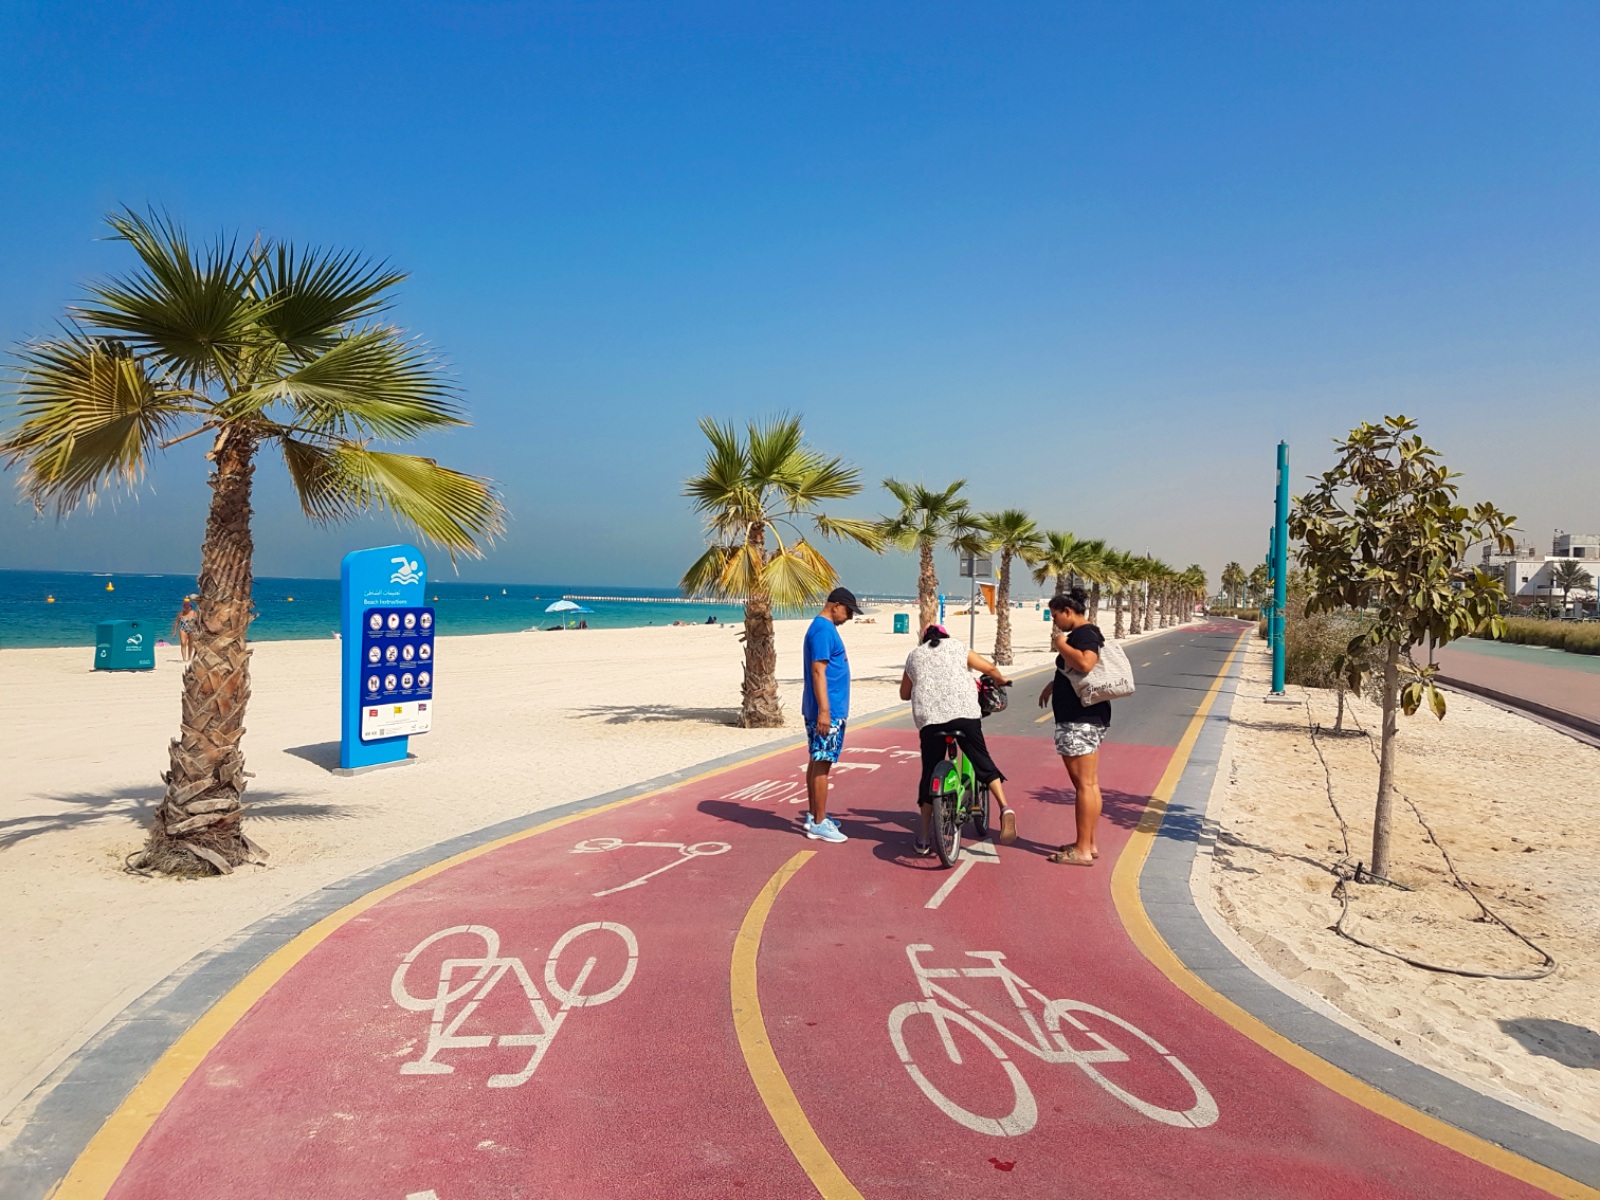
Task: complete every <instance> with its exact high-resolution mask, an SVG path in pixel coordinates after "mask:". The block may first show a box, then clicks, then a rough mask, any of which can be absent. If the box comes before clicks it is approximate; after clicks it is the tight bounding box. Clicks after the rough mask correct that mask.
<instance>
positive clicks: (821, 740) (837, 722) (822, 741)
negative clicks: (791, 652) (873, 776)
mask: <svg viewBox="0 0 1600 1200" xmlns="http://www.w3.org/2000/svg"><path fill="white" fill-rule="evenodd" d="M860 612H861V605H860V604H858V603H856V598H855V594H854V593H853V592H851V591H849V590H847V589H845V588H842V587H841V588H834V589H833V591H831V592H829V593H828V599H827V602H826V603H825V604H823V606H822V611H821V612H820V613H818V614H817V616H816V617H815V618H814V619H813V620H812V622H811V627H810V628H809V629H807V630H806V640H805V645H804V648H803V654H802V658H803V663H802V670H801V673H800V674H801V679H802V681H803V682H802V686H803V689H804V690H803V694H802V696H801V700H800V715H801V716H802V717H804V718H805V723H806V736H807V742H808V750H809V758H808V761H807V763H806V793H807V797H808V798H809V800H810V801H811V806H810V810H809V811H808V812H807V813H806V815H805V831H806V836H807V837H808V838H811V839H813V840H815V841H819V842H842V841H845V840H847V839H846V838H845V835H844V831H843V830H842V829H840V828H839V823H838V822H837V821H835V820H834V819H833V818H832V817H830V816H828V772H829V771H830V770H832V769H833V764H834V763H836V762H838V761H839V752H840V751H841V750H843V749H844V726H845V722H846V721H847V720H848V719H849V717H850V659H849V657H848V656H846V654H845V652H844V639H843V638H841V637H840V636H839V626H841V625H843V624H844V623H845V622H846V621H848V620H849V619H850V618H851V617H854V616H857V615H858V614H859V613H860Z"/></svg>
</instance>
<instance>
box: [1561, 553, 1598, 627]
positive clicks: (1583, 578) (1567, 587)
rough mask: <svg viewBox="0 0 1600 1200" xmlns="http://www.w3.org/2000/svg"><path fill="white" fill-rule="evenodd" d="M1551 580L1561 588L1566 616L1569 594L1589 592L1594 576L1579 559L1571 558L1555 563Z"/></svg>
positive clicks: (1562, 610)
mask: <svg viewBox="0 0 1600 1200" xmlns="http://www.w3.org/2000/svg"><path fill="white" fill-rule="evenodd" d="M1550 582H1551V583H1552V584H1554V585H1555V586H1556V587H1558V588H1560V589H1561V613H1562V615H1563V616H1565V615H1566V611H1567V596H1568V594H1569V593H1571V592H1574V591H1578V592H1587V591H1588V590H1589V587H1590V585H1591V584H1593V583H1594V576H1593V575H1591V574H1589V572H1587V571H1585V570H1584V569H1583V564H1582V563H1580V562H1578V561H1577V559H1573V558H1569V559H1566V560H1565V561H1563V562H1559V563H1557V564H1556V565H1555V569H1554V570H1552V571H1551V572H1550Z"/></svg>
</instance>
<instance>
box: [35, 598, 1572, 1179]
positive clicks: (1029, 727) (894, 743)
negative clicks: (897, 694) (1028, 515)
mask: <svg viewBox="0 0 1600 1200" xmlns="http://www.w3.org/2000/svg"><path fill="white" fill-rule="evenodd" d="M1238 636H1239V635H1238V631H1237V629H1236V628H1234V627H1228V628H1226V629H1224V628H1221V627H1216V628H1211V629H1204V628H1203V629H1199V630H1195V629H1192V628H1191V629H1185V630H1180V631H1174V632H1171V633H1169V634H1166V635H1163V636H1161V637H1158V638H1154V639H1151V640H1149V641H1146V642H1143V643H1140V644H1138V645H1137V646H1136V647H1134V648H1133V655H1132V657H1133V662H1134V666H1135V668H1136V670H1137V671H1138V674H1139V678H1140V690H1139V693H1138V695H1137V696H1136V697H1134V698H1133V699H1131V700H1129V701H1127V702H1124V703H1122V704H1120V705H1119V706H1118V710H1117V717H1116V723H1115V725H1114V727H1113V737H1114V738H1115V739H1116V740H1115V741H1114V742H1112V743H1110V744H1108V746H1107V747H1106V750H1105V752H1104V753H1105V757H1104V764H1103V768H1102V775H1103V780H1104V785H1105V792H1106V816H1107V820H1106V826H1107V829H1106V834H1105V837H1104V840H1103V848H1104V851H1105V857H1104V858H1103V859H1102V861H1101V862H1100V864H1099V865H1097V866H1096V867H1094V868H1092V869H1082V868H1073V867H1060V866H1053V865H1050V864H1049V863H1047V862H1046V860H1045V855H1046V854H1047V853H1048V852H1049V851H1050V850H1052V849H1053V848H1054V847H1055V846H1057V845H1058V844H1059V843H1061V842H1062V841H1064V840H1066V839H1067V838H1068V837H1070V832H1069V831H1070V829H1071V825H1072V809H1071V805H1070V801H1071V793H1070V789H1069V787H1068V785H1067V783H1066V779H1065V772H1064V770H1063V769H1062V766H1061V763H1060V761H1059V759H1057V758H1056V757H1055V755H1054V753H1053V748H1052V745H1051V743H1050V741H1049V737H1048V733H1049V729H1050V726H1049V725H1048V724H1047V723H1046V724H1040V723H1037V722H1036V720H1035V718H1036V717H1037V715H1038V710H1037V709H1035V708H1033V707H1032V706H1031V695H1033V694H1036V690H1035V691H1033V692H1030V689H1029V687H1028V686H1025V685H1019V686H1018V688H1017V689H1016V692H1017V695H1016V702H1015V703H1014V705H1013V708H1012V709H1011V711H1009V712H1007V713H1005V714H1003V715H1001V716H999V717H997V718H993V719H992V720H991V722H990V726H989V727H990V731H991V745H992V748H993V750H994V752H995V755H996V758H997V759H998V760H999V762H1000V764H1001V766H1002V768H1003V769H1004V770H1005V771H1006V772H1007V774H1008V775H1009V776H1010V777H1011V779H1012V787H1013V794H1014V797H1015V802H1016V804H1017V807H1018V809H1019V811H1020V814H1021V831H1022V837H1021V838H1020V839H1019V840H1018V841H1017V842H1016V843H1015V844H1014V845H1012V846H1008V847H1000V848H995V847H991V846H987V845H980V846H978V847H976V848H975V850H974V852H973V853H972V854H971V855H970V856H969V857H968V859H967V860H966V862H967V863H970V864H971V865H970V866H967V865H963V866H960V867H958V868H957V869H956V870H954V871H946V870H942V869H940V868H939V867H938V866H937V864H936V863H935V862H934V861H932V860H928V859H918V858H915V857H914V856H912V855H911V853H910V843H911V837H910V829H911V824H912V820H913V814H914V809H913V806H912V801H911V797H912V793H913V791H914V788H915V783H916V779H917V761H916V756H915V749H914V747H915V742H914V738H913V735H912V733H911V731H910V730H909V728H908V727H906V726H905V725H904V724H903V723H902V724H900V725H895V724H880V725H877V726H870V727H864V728H860V729H858V730H856V731H854V732H853V733H852V735H851V738H850V744H849V748H848V751H847V754H846V756H845V760H844V762H843V763H842V764H841V769H840V770H839V772H838V773H837V775H836V779H837V781H838V786H837V788H836V791H835V804H834V808H835V811H837V812H838V813H839V815H840V816H841V817H842V823H843V825H844V828H845V829H846V831H847V832H848V833H849V834H850V835H851V841H850V842H849V843H848V844H845V845H840V846H832V845H826V844H822V843H818V842H811V841H807V840H806V839H804V838H803V837H802V836H800V835H799V833H798V830H797V826H796V817H797V815H798V814H799V813H800V812H801V811H802V810H803V806H802V803H801V800H802V791H803V785H802V780H801V772H802V771H803V769H804V768H803V761H802V759H801V756H800V755H799V754H798V753H796V752H794V751H787V752H783V753H780V754H777V755H774V756H770V757H768V758H766V759H764V760H761V761H757V762H754V763H751V764H748V765H746V766H743V767H740V768H738V769H735V770H732V771H729V772H726V773H722V774H718V775H715V776H712V777H709V778H706V779H703V780H700V781H698V782H692V783H689V784H685V785H683V786H681V787H678V788H675V789H673V790H671V791H668V792H664V793H661V794H657V795H654V796H649V797H646V798H643V799H640V800H637V801H634V802H630V803H627V804H623V805H619V806H614V807H611V808H609V809H604V810H599V811H596V812H595V813H593V814H591V815H588V816H585V817H584V818H582V819H581V820H575V821H572V820H569V821H564V822H562V823H559V824H558V825H557V826H556V827H554V828H547V829H546V830H544V831H543V832H536V833H534V834H532V835H524V836H520V837H518V838H515V839H512V840H510V841H509V842H508V843H507V844H504V845H501V846H499V847H498V848H494V849H491V850H488V851H487V852H484V853H479V854H477V855H475V856H473V857H470V858H468V859H467V860H466V861H463V862H461V863H459V864H457V865H454V866H451V867H449V868H448V869H445V870H441V871H438V872H436V873H433V874H431V875H429V876H428V877H427V878H424V879H421V880H419V881H417V882H414V883H412V884H411V885H410V886H408V887H405V888H403V889H397V890H394V891H393V892H392V893H391V894H387V895H386V896H384V897H383V898H381V899H379V900H378V901H377V902H376V903H373V904H371V905H370V906H368V907H366V908H365V909H364V910H363V911H360V912H359V913H358V914H356V915H355V916H353V917H350V918H348V919H345V920H343V921H342V922H330V923H329V924H328V926H327V927H326V928H325V929H322V930H319V931H317V932H316V933H314V934H313V935H312V936H311V937H309V938H307V939H306V940H305V943H304V944H303V945H302V946H301V947H300V949H302V950H304V951H305V952H304V954H303V956H300V957H299V958H298V961H297V962H296V963H295V964H294V965H292V966H290V967H289V969H288V970H287V971H286V973H283V974H282V977H281V978H277V979H276V982H275V983H272V979H271V978H268V979H266V980H265V981H258V984H257V990H261V991H263V994H262V995H261V998H260V999H259V1000H258V1001H257V1002H256V1003H254V1006H253V1007H251V1008H249V1010H248V1012H246V1013H244V1015H243V1016H242V1018H241V1019H238V1020H237V1021H236V1022H235V1023H233V1024H232V1025H231V1027H229V1028H228V1029H227V1031H226V1032H225V1033H223V1034H222V1035H221V1037H220V1040H217V1041H216V1042H215V1044H214V1046H212V1047H211V1048H210V1049H209V1051H208V1052H206V1053H205V1054H204V1056H203V1058H201V1057H199V1056H198V1055H197V1056H196V1058H197V1059H198V1061H193V1062H186V1061H183V1058H182V1055H181V1054H180V1055H178V1056H176V1057H175V1058H169V1060H168V1061H167V1062H166V1063H164V1064H163V1065H162V1066H161V1067H159V1068H158V1070H157V1072H155V1073H154V1074H153V1075H152V1077H151V1079H150V1080H147V1083H146V1087H145V1088H144V1090H143V1091H142V1092H141V1093H140V1094H139V1095H136V1097H135V1103H134V1105H133V1106H132V1107H133V1109H134V1110H135V1111H132V1112H129V1111H126V1110H125V1111H124V1113H123V1114H122V1116H121V1117H120V1118H119V1120H120V1121H121V1125H120V1126H119V1128H120V1129H121V1130H122V1131H123V1132H122V1133H120V1134H119V1135H118V1137H120V1138H122V1139H123V1140H124V1141H126V1142H127V1145H128V1146H130V1147H131V1146H134V1144H135V1140H136V1139H135V1138H133V1137H131V1136H130V1135H129V1134H128V1132H127V1131H128V1130H133V1131H135V1132H136V1133H137V1132H143V1130H144V1128H145V1125H146V1124H147V1123H149V1113H154V1112H159V1115H156V1116H155V1117H154V1120H153V1123H149V1128H148V1133H144V1135H143V1138H142V1141H137V1145H136V1148H134V1149H132V1152H131V1155H126V1154H125V1153H124V1152H121V1151H118V1150H117V1145H116V1143H117V1140H118V1139H117V1138H115V1137H113V1138H110V1139H108V1141H107V1142H106V1144H102V1145H101V1146H100V1147H99V1148H98V1150H96V1151H95V1152H94V1153H95V1155H98V1158H94V1156H93V1155H92V1156H91V1158H92V1159H93V1161H88V1162H83V1163H80V1167H79V1169H78V1170H77V1172H76V1173H75V1175H74V1177H73V1180H72V1181H69V1183H68V1185H67V1186H66V1187H64V1188H63V1190H62V1192H61V1193H60V1196H61V1197H62V1200H67V1198H69V1197H79V1196H87V1195H103V1194H106V1188H105V1187H104V1186H100V1185H98V1184H96V1183H95V1180H96V1179H97V1178H99V1179H102V1180H104V1181H113V1180H114V1182H110V1187H109V1194H110V1195H112V1196H114V1197H117V1198H118V1200H136V1198H137V1200H186V1198H189V1197H194V1198H196V1200H198V1198H200V1197H204V1198H206V1200H245V1198H256V1197H259V1198H261V1200H278V1198H281V1197H285V1196H296V1197H299V1196H304V1197H313V1196H315V1197H340V1198H341V1200H357V1198H371V1200H403V1198H407V1197H409V1198H412V1200H430V1198H436V1200H500V1198H510V1197H555V1196H561V1197H587V1196H594V1197H634V1196H637V1197H663V1196H665V1197H699V1196H706V1197H712V1196H715V1197H728V1196H749V1197H805V1196H816V1195H818V1194H821V1195H823V1196H825V1197H829V1198H830V1200H833V1198H841V1197H843V1198H847V1197H855V1196H870V1197H874V1198H876V1197H891V1196H906V1197H910V1196H918V1197H921V1196H929V1195H944V1196H952V1197H966V1196H985V1197H987V1196H990V1195H992V1194H999V1193H1002V1192H1003V1193H1004V1194H1007V1195H1015V1196H1019V1197H1051V1198H1059V1197H1064V1196H1077V1195H1083V1196H1098V1195H1128V1196H1152V1197H1172V1196H1195V1197H1217V1198H1219V1200H1220V1198H1227V1200H1239V1198H1241V1197H1330V1198H1331V1197H1339V1198H1341V1200H1353V1198H1361V1197H1380V1196H1381V1197H1438V1198H1441V1200H1442V1198H1444V1197H1460V1196H1494V1197H1496V1198H1498V1200H1516V1198H1520V1197H1524V1196H1535V1195H1539V1196H1542V1195H1545V1193H1544V1192H1541V1191H1538V1190H1536V1189H1533V1188H1531V1187H1529V1186H1527V1185H1525V1184H1523V1183H1520V1182H1517V1181H1515V1180H1513V1179H1510V1178H1508V1177H1506V1176H1504V1175H1501V1174H1498V1173H1497V1172H1495V1171H1494V1170H1492V1169H1491V1168H1489V1167H1487V1166H1484V1165H1482V1164H1480V1163H1479V1162H1477V1161H1474V1160H1473V1159H1470V1158H1467V1157H1464V1156H1462V1155H1460V1154H1457V1153H1456V1152H1454V1151H1451V1150H1447V1149H1445V1148H1444V1147H1442V1146H1440V1145H1437V1144H1435V1143H1434V1142H1431V1141H1429V1140H1426V1139H1425V1138H1423V1137H1421V1136H1419V1135H1417V1134H1414V1133H1412V1132H1410V1131H1408V1130H1406V1129H1403V1128H1401V1127H1400V1126H1397V1125H1394V1124H1392V1123H1390V1122H1389V1121H1387V1120H1386V1119H1384V1118H1383V1117H1380V1116H1379V1115H1377V1114H1375V1113H1373V1112H1371V1111H1369V1110H1368V1109H1366V1108H1363V1107H1361V1106H1360V1105H1358V1104H1356V1103H1355V1102H1353V1101H1351V1100H1348V1099H1345V1098H1344V1097H1343V1096H1341V1095H1339V1094H1336V1093H1335V1092H1333V1091H1331V1090H1329V1089H1328V1088H1326V1087H1324V1086H1323V1085H1322V1084H1320V1083H1318V1082H1316V1081H1314V1080H1313V1079H1312V1078H1310V1077H1309V1076H1306V1075H1303V1074H1301V1073H1300V1072H1298V1071H1296V1070H1294V1069H1293V1068H1291V1067H1289V1066H1288V1065H1286V1064H1285V1063H1284V1062H1282V1061H1281V1060H1279V1059H1278V1058H1276V1057H1274V1056H1273V1055H1271V1054H1269V1053H1268V1052H1267V1051H1266V1050H1264V1049H1262V1048H1261V1047H1260V1046H1258V1045H1257V1044H1256V1043H1254V1042H1252V1041H1249V1040H1248V1039H1246V1038H1245V1037H1243V1036H1242V1035H1240V1034H1239V1033H1238V1032H1236V1031H1235V1030H1234V1029H1233V1028H1232V1027H1230V1026H1229V1025H1227V1024H1224V1023H1223V1022H1222V1021H1221V1020H1219V1019H1218V1018H1217V1017H1214V1016H1212V1015H1211V1013H1209V1012H1208V1011H1207V1010H1205V1009H1203V1008H1202V1007H1200V1006H1199V1005H1198V1004H1197V1003H1196V1002H1194V1001H1193V1000H1191V999H1190V998H1189V997H1188V996H1186V995H1185V994H1183V993H1182V992H1179V991H1178V990H1176V989H1175V988H1174V987H1173V986H1172V985H1171V984H1170V983H1169V982H1168V980H1167V979H1166V977H1165V976H1163V975H1161V974H1160V973H1159V972H1158V971H1157V970H1156V969H1155V968H1154V967H1152V966H1151V965H1150V964H1149V963H1148V962H1147V961H1146V960H1145V959H1144V958H1142V957H1141V956H1140V955H1139V953H1138V952H1137V950H1136V949H1135V948H1134V946H1133V944H1132V943H1131V942H1130V940H1129V938H1128V936H1127V934H1126V933H1125V932H1124V930H1123V927H1122V926H1121V924H1120V922H1119V920H1118V917H1117V913H1116V910H1115V907H1114V906H1113V903H1112V898H1111V890H1110V879H1111V872H1112V866H1113V864H1114V862H1115V860H1116V856H1117V854H1118V853H1119V851H1120V850H1121V848H1122V847H1123V846H1124V845H1125V844H1126V842H1127V840H1128V836H1129V832H1130V830H1131V829H1132V828H1133V827H1134V826H1135V825H1136V824H1137V822H1138V820H1139V817H1140V814H1141V812H1142V811H1143V808H1144V804H1145V801H1146V799H1147V798H1148V797H1149V796H1150V794H1151V792H1152V791H1153V790H1154V789H1155V787H1156V784H1157V781H1158V780H1159V779H1160V778H1161V776H1162V773H1163V772H1164V771H1165V770H1166V768H1167V765H1168V763H1169V761H1170V760H1171V757H1172V754H1173V750H1174V747H1175V746H1176V745H1177V744H1178V743H1179V741H1180V739H1181V737H1182V735H1183V734H1184V731H1185V729H1186V728H1187V727H1188V725H1189V719H1190V717H1191V716H1192V715H1193V714H1194V712H1195V710H1196V707H1197V706H1198V705H1199V704H1200V703H1201V701H1202V700H1203V699H1204V698H1205V696H1206V694H1207V691H1208V689H1209V688H1210V686H1211V683H1212V681H1213V679H1214V678H1215V677H1216V676H1217V674H1218V672H1219V671H1220V670H1221V669H1222V667H1223V665H1224V663H1225V661H1226V660H1227V658H1228V656H1229V654H1230V652H1231V651H1232V649H1233V647H1234V645H1235V643H1236V639H1237V637H1238ZM1033 686H1034V688H1035V689H1036V687H1037V681H1035V682H1034V685H1033ZM324 935H325V936H324ZM296 953H297V954H298V953H299V951H298V950H297V951H296ZM274 970H276V968H274ZM266 983H271V986H270V987H266V986H265V984H266ZM167 1092H171V1093H172V1094H171V1095H170V1100H169V1099H168V1097H167ZM141 1105H143V1106H144V1107H145V1108H146V1109H147V1110H148V1112H147V1113H146V1114H145V1115H143V1116H141V1114H140V1112H139V1111H137V1110H138V1109H139V1108H140V1106H141ZM108 1128H109V1127H108ZM124 1157H126V1165H125V1166H124V1165H123V1158H124Z"/></svg>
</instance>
